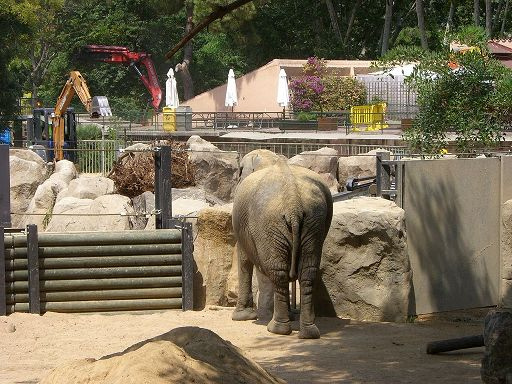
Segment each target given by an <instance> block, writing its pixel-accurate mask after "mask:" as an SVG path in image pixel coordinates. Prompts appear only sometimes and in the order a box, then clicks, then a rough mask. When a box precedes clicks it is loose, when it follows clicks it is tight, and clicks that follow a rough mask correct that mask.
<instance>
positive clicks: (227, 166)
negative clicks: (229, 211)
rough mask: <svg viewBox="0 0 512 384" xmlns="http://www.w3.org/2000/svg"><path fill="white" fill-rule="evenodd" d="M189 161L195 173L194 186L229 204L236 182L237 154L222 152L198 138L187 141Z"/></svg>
mask: <svg viewBox="0 0 512 384" xmlns="http://www.w3.org/2000/svg"><path fill="white" fill-rule="evenodd" d="M187 146H188V148H189V149H190V154H189V159H190V162H191V163H192V166H193V167H194V171H195V176H194V177H195V184H196V185H197V186H199V187H201V188H203V189H204V190H206V191H207V192H208V193H211V194H213V195H215V196H216V197H218V198H219V199H221V200H223V201H224V202H229V201H231V200H232V198H233V192H234V189H235V186H236V184H237V181H238V170H239V165H238V161H239V158H238V153H236V152H224V151H221V150H220V149H219V148H217V147H216V146H215V145H213V144H211V143H209V142H208V141H206V140H203V139H201V138H200V137H199V136H196V135H194V136H191V137H190V138H189V139H188V141H187Z"/></svg>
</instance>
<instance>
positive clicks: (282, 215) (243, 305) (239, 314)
mask: <svg viewBox="0 0 512 384" xmlns="http://www.w3.org/2000/svg"><path fill="white" fill-rule="evenodd" d="M332 204H333V201H332V196H331V192H330V191H329V188H328V187H327V185H326V184H325V183H324V181H323V180H322V179H321V177H320V176H319V175H318V174H317V173H316V172H314V171H311V170H309V169H307V168H304V167H300V166H295V165H289V164H288V163H287V162H286V161H283V160H279V161H278V162H277V163H276V164H274V165H273V166H270V167H267V168H264V169H261V170H258V171H256V172H254V173H252V174H251V175H249V176H247V177H246V178H245V179H244V180H242V181H241V182H240V184H239V185H238V186H237V188H236V191H235V197H234V201H233V214H232V220H233V231H234V235H235V238H236V240H237V252H238V285H239V286H238V300H237V305H236V308H235V310H234V312H233V316H232V319H233V320H255V319H257V312H256V311H255V309H254V308H253V296H252V286H251V282H252V273H253V266H255V267H256V268H258V269H259V270H260V271H261V272H262V273H263V274H264V275H265V276H267V277H268V278H269V279H270V281H271V282H272V285H273V288H274V313H273V317H272V320H271V321H270V322H269V323H268V325H267V329H268V331H270V332H272V333H276V334H280V335H289V334H290V333H291V332H292V329H291V322H290V317H289V310H290V298H289V282H291V281H295V280H297V279H298V281H299V285H300V321H299V325H300V328H299V338H304V339H316V338H319V337H320V332H319V330H318V328H317V326H316V325H315V313H314V308H313V297H312V295H313V286H314V282H315V279H316V278H317V274H318V269H319V266H320V257H321V255H322V247H323V243H324V240H325V237H326V236H327V232H328V231H329V227H330V225H331V220H332V209H333V205H332Z"/></svg>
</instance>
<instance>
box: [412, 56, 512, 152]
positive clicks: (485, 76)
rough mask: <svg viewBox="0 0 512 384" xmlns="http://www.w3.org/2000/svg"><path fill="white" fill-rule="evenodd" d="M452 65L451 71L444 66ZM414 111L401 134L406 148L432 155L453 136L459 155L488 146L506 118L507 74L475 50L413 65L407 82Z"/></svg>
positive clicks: (510, 77)
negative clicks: (413, 95)
mask: <svg viewBox="0 0 512 384" xmlns="http://www.w3.org/2000/svg"><path fill="white" fill-rule="evenodd" d="M449 61H451V62H452V63H453V62H456V63H457V64H458V69H457V70H452V69H451V68H450V66H448V62H449ZM412 85H413V86H414V87H415V88H416V90H417V92H418V100H417V102H418V107H419V113H418V115H417V118H416V119H415V123H414V125H413V127H412V128H411V129H410V130H408V131H407V132H406V133H405V138H406V140H407V141H408V142H409V143H410V145H411V147H412V148H413V149H414V150H416V151H419V152H421V153H428V154H436V153H437V154H438V153H439V151H440V150H441V149H442V148H445V147H446V145H447V134H448V133H449V132H451V133H454V134H455V136H456V139H455V140H456V143H457V146H458V149H459V151H460V153H463V154H468V153H469V152H472V151H474V150H477V149H484V148H492V147H495V146H496V145H498V144H499V142H500V141H501V140H502V130H503V126H504V125H505V124H507V123H508V121H509V120H511V116H512V115H511V112H512V106H511V103H510V100H507V98H508V97H509V96H510V95H512V72H511V71H510V70H509V69H507V68H505V67H503V66H502V65H501V64H500V63H499V62H497V61H496V60H494V59H492V58H489V57H487V56H486V55H485V54H481V53H479V52H467V53H465V54H460V53H459V54H453V53H452V54H450V55H448V56H447V55H446V54H444V55H443V54H437V55H435V56H432V57H431V58H430V59H429V60H424V61H423V62H422V63H420V65H419V69H418V72H417V73H416V75H415V76H414V78H413V80H412Z"/></svg>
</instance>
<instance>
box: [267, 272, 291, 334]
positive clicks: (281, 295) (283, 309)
mask: <svg viewBox="0 0 512 384" xmlns="http://www.w3.org/2000/svg"><path fill="white" fill-rule="evenodd" d="M289 296H290V293H289V287H288V281H284V283H283V284H279V286H276V287H275V291H274V316H273V317H272V320H270V322H269V323H268V325H267V329H268V331H269V332H272V333H276V334H278V335H289V334H290V333H292V326H291V323H290V317H289V315H288V308H289V305H290V298H289Z"/></svg>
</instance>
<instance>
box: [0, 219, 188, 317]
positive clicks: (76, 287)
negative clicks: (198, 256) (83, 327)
mask: <svg viewBox="0 0 512 384" xmlns="http://www.w3.org/2000/svg"><path fill="white" fill-rule="evenodd" d="M190 230H191V228H190V227H187V226H184V227H183V228H182V230H178V229H159V230H154V231H131V232H129V233H127V232H87V233H78V232H75V233H41V234H38V233H37V227H36V226H35V225H29V226H28V227H27V230H26V232H17V233H5V234H4V233H3V232H4V231H3V228H0V234H1V235H2V238H1V243H2V244H1V245H2V247H1V248H0V261H3V267H4V268H3V269H2V270H0V294H1V296H0V315H1V314H9V313H13V312H31V313H39V314H42V313H44V312H46V311H55V312H94V311H116V310H143V309H178V308H182V309H183V310H189V309H192V306H193V301H192V283H191V281H190V279H191V278H192V277H191V276H192V275H191V271H188V269H189V268H192V262H191V258H192V252H191V249H192V248H191V245H190V244H186V243H187V242H191V241H192V237H191V235H190V234H185V232H186V231H190ZM90 244H95V245H94V246H91V245H90ZM148 244H150V245H148ZM114 245H115V247H114ZM186 279H188V281H185V280H186Z"/></svg>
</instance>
